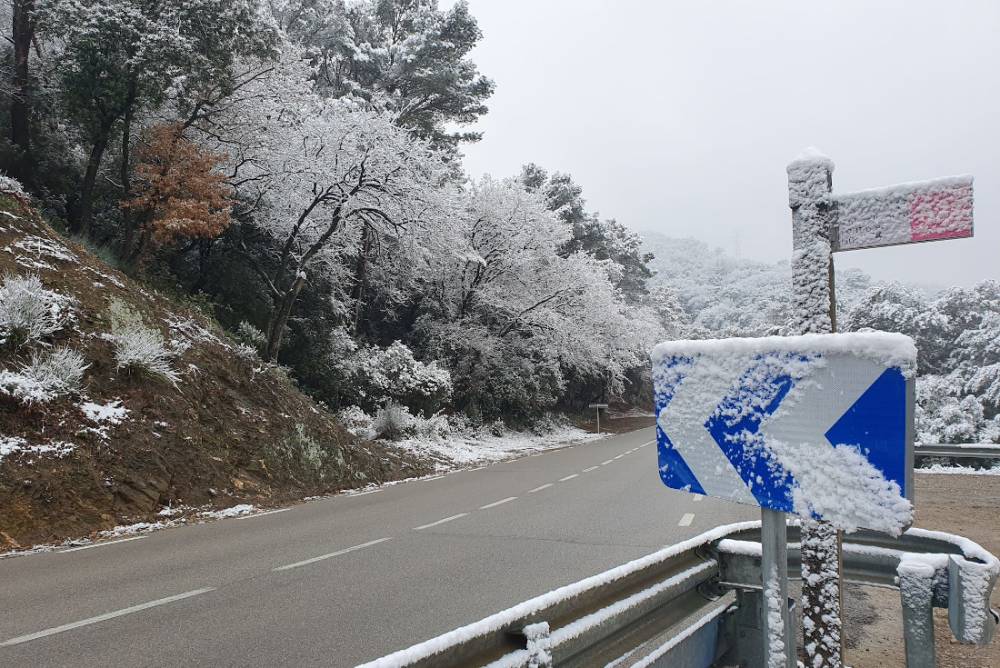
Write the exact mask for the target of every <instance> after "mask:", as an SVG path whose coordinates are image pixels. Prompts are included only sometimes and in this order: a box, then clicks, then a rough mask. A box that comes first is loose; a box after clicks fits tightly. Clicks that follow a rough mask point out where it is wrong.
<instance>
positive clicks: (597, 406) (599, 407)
mask: <svg viewBox="0 0 1000 668" xmlns="http://www.w3.org/2000/svg"><path fill="white" fill-rule="evenodd" d="M607 407H608V405H607V404H590V406H588V408H596V409H597V433H598V434H600V433H601V409H602V408H607Z"/></svg>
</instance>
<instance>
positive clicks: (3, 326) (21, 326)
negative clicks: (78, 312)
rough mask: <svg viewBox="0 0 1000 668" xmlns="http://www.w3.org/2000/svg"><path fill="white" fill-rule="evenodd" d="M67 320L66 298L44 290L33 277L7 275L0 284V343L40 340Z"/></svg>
mask: <svg viewBox="0 0 1000 668" xmlns="http://www.w3.org/2000/svg"><path fill="white" fill-rule="evenodd" d="M69 317H70V309H69V299H68V298H67V297H64V296H63V295H60V294H59V293H57V292H52V291H51V290H46V289H45V287H44V286H43V285H42V282H41V280H39V278H38V277H37V276H23V277H22V276H10V275H8V276H4V278H3V282H2V283H0V344H4V343H10V344H13V345H15V346H19V345H22V344H24V343H32V342H37V341H40V340H42V339H44V338H45V337H47V336H49V335H51V334H54V333H55V332H57V331H59V330H60V329H62V327H63V326H64V325H65V324H66V322H67V321H68V319H69Z"/></svg>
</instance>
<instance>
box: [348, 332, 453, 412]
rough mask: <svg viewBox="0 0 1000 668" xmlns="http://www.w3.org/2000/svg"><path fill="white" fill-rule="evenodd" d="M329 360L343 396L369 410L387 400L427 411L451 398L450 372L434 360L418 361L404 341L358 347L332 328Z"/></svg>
mask: <svg viewBox="0 0 1000 668" xmlns="http://www.w3.org/2000/svg"><path fill="white" fill-rule="evenodd" d="M332 338H333V339H334V340H333V341H332V347H333V349H334V352H333V353H331V363H332V366H333V367H334V370H335V373H336V375H337V376H339V377H340V379H341V383H340V384H341V386H342V387H343V388H345V390H346V388H350V391H344V392H343V394H344V399H345V400H346V401H348V402H350V403H352V404H356V405H358V406H361V407H363V408H366V409H368V410H374V409H376V408H377V407H379V406H381V405H383V404H384V403H385V402H386V401H393V402H396V403H400V404H403V405H404V406H407V407H408V408H410V409H411V410H413V411H414V412H415V413H423V414H425V415H430V414H432V413H434V412H435V411H438V410H440V409H441V408H443V407H444V406H445V405H446V404H447V403H448V402H449V400H450V399H451V392H452V383H451V374H450V373H449V372H448V370H447V369H443V368H441V367H440V366H438V364H437V362H421V361H420V360H418V359H416V358H415V357H414V356H413V351H412V350H410V348H409V347H407V346H406V345H405V344H404V343H402V342H400V341H396V342H394V343H393V344H392V345H390V346H389V347H388V348H385V349H382V348H379V347H377V346H365V347H359V346H358V345H357V344H356V343H354V342H353V340H351V339H350V337H349V336H347V335H346V333H345V332H344V331H343V330H337V331H335V332H334V334H333V337H332Z"/></svg>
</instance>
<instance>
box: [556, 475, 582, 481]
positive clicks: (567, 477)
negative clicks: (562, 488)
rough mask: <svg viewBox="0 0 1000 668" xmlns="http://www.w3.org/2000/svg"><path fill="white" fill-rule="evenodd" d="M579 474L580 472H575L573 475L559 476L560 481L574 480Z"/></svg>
mask: <svg viewBox="0 0 1000 668" xmlns="http://www.w3.org/2000/svg"><path fill="white" fill-rule="evenodd" d="M579 475H580V474H579V473H574V474H573V475H568V476H566V477H565V478H559V482H566V481H567V480H572V479H573V478H576V477H577V476H579Z"/></svg>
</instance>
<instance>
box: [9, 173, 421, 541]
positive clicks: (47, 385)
mask: <svg viewBox="0 0 1000 668" xmlns="http://www.w3.org/2000/svg"><path fill="white" fill-rule="evenodd" d="M3 181H4V182H3V183H0V191H2V193H0V551H3V550H9V549H16V548H18V547H26V546H28V545H31V544H35V543H40V542H47V541H53V540H59V539H62V538H65V537H68V536H82V535H87V534H89V533H92V532H95V531H99V530H103V529H109V528H111V527H113V526H116V525H119V524H123V523H129V522H137V521H143V520H150V519H153V518H155V516H156V515H157V513H158V512H159V511H160V510H161V509H162V508H163V507H165V506H167V507H177V506H182V507H187V508H198V509H202V510H204V509H205V507H216V508H219V507H226V506H231V505H233V504H235V503H237V502H243V501H245V502H251V503H257V504H267V503H276V502H278V501H281V500H286V499H292V498H300V497H302V496H303V495H307V494H318V493H326V492H332V491H336V490H339V489H343V488H348V487H353V486H358V485H366V484H368V483H371V482H381V481H385V480H388V479H392V478H396V477H406V476H411V475H414V474H416V473H420V472H421V470H420V468H419V466H418V465H416V464H414V462H413V461H411V458H408V457H407V456H405V455H401V454H400V453H397V452H394V451H389V450H387V449H386V447H385V446H382V445H373V444H371V443H363V442H358V441H357V439H354V438H353V437H352V436H351V435H350V434H349V433H348V432H346V431H345V430H343V429H342V428H341V427H340V426H339V425H338V424H337V423H336V422H335V420H334V418H333V416H332V415H331V414H330V413H329V412H327V411H326V410H325V409H323V408H322V407H320V406H318V405H316V404H315V403H314V402H312V401H311V400H310V399H309V398H308V397H306V396H305V395H303V394H302V393H301V392H300V391H299V390H298V389H296V387H295V386H294V384H293V383H292V382H291V381H290V380H289V379H288V377H287V376H286V375H285V374H284V372H283V371H282V370H281V369H280V368H278V367H274V366H271V365H266V364H264V363H263V362H261V360H260V358H259V357H258V356H257V355H256V353H255V351H254V350H253V348H251V347H249V346H246V345H238V344H236V343H234V342H233V341H232V340H230V339H228V338H227V337H226V335H225V334H224V333H223V332H222V331H221V330H220V329H219V328H218V326H217V325H215V324H214V323H213V322H212V321H210V320H209V319H207V318H205V317H203V316H202V315H200V314H199V313H198V312H197V311H196V310H195V309H192V308H188V307H185V306H182V305H180V304H178V303H177V302H176V301H174V300H171V299H169V298H167V297H165V296H163V295H161V294H157V293H155V292H153V291H152V290H150V289H148V288H144V287H143V286H142V285H141V284H139V283H138V282H136V281H133V280H131V279H130V278H128V277H127V276H125V275H124V274H122V273H121V272H119V271H116V270H114V269H112V268H110V267H109V266H107V265H106V264H105V263H103V262H101V261H100V260H99V259H97V258H96V257H95V256H94V255H93V254H91V253H89V252H88V251H87V250H86V249H85V248H83V247H82V246H79V245H77V244H74V243H70V242H67V241H66V240H65V239H63V238H62V237H61V236H59V234H57V233H56V232H55V231H54V230H53V229H52V228H51V227H49V226H48V224H46V223H45V222H44V221H43V220H42V218H41V217H40V216H39V215H38V213H37V212H36V211H35V210H34V209H32V208H31V206H30V205H29V203H28V201H27V199H26V198H25V197H24V196H23V195H22V194H21V193H20V192H18V189H17V187H16V184H14V183H11V182H7V180H6V179H3Z"/></svg>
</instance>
